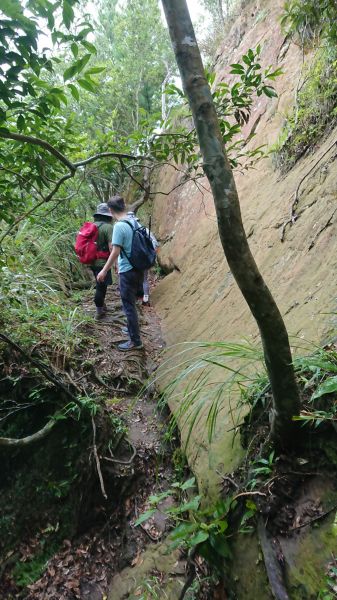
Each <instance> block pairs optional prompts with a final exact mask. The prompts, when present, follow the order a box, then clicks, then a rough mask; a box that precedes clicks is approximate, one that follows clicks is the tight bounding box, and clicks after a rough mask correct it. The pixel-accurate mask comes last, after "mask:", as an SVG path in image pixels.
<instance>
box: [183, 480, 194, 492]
mask: <svg viewBox="0 0 337 600" xmlns="http://www.w3.org/2000/svg"><path fill="white" fill-rule="evenodd" d="M194 485H195V477H191V479H188V480H187V481H185V482H184V483H183V484H182V486H181V489H182V490H188V489H190V488H192V487H194Z"/></svg>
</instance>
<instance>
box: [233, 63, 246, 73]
mask: <svg viewBox="0 0 337 600" xmlns="http://www.w3.org/2000/svg"><path fill="white" fill-rule="evenodd" d="M230 66H231V67H232V69H235V70H237V71H239V72H240V73H244V72H245V69H244V67H243V66H242V65H240V63H233V64H231V65H230Z"/></svg>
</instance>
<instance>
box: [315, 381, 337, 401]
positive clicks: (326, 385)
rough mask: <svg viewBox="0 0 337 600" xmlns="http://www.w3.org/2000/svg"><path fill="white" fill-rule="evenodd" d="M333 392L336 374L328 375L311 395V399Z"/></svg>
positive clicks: (335, 384) (336, 388)
mask: <svg viewBox="0 0 337 600" xmlns="http://www.w3.org/2000/svg"><path fill="white" fill-rule="evenodd" d="M333 392H337V376H336V375H334V376H333V377H328V379H326V380H325V381H323V383H321V385H319V386H318V388H317V390H316V392H315V393H314V394H313V396H312V400H315V399H316V398H320V397H321V396H324V395H325V394H333Z"/></svg>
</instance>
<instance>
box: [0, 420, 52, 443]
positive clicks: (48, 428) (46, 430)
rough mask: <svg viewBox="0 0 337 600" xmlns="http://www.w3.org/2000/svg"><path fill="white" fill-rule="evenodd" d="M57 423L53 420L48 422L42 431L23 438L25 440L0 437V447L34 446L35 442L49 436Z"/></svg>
mask: <svg viewBox="0 0 337 600" xmlns="http://www.w3.org/2000/svg"><path fill="white" fill-rule="evenodd" d="M55 423H56V421H55V420H54V419H51V420H50V421H48V423H46V425H45V426H44V427H42V429H40V430H39V431H37V432H36V433H33V434H32V435H27V436H26V437H23V438H18V439H15V438H7V437H0V446H7V447H9V446H12V447H13V446H14V447H16V448H18V447H22V446H28V445H29V444H33V443H35V442H39V441H40V440H43V438H45V437H47V435H48V434H49V433H50V432H51V430H52V429H53V427H54V425H55Z"/></svg>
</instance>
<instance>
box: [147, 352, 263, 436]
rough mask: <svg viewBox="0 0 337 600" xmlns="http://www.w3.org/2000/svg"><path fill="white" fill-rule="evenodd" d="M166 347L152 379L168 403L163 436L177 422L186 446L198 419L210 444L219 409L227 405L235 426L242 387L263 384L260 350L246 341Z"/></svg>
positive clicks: (243, 393)
mask: <svg viewBox="0 0 337 600" xmlns="http://www.w3.org/2000/svg"><path fill="white" fill-rule="evenodd" d="M169 351H170V356H169V357H168V358H167V359H166V360H165V361H164V362H163V364H162V365H161V367H160V369H159V372H158V373H157V375H156V377H155V379H154V382H157V383H158V384H159V385H160V386H161V387H163V389H162V401H163V402H165V403H172V405H173V407H174V409H173V415H172V417H171V422H170V426H169V435H170V433H172V432H173V429H174V428H175V426H176V425H177V424H179V428H180V429H184V428H187V436H186V442H185V445H186V447H187V446H188V444H189V442H190V438H191V435H192V432H193V430H194V429H195V428H196V427H197V426H198V424H199V423H200V422H201V421H203V422H205V424H206V430H207V436H208V440H209V442H211V441H212V439H213V437H214V434H215V431H216V425H217V422H218V419H219V416H220V413H221V412H222V411H223V410H224V409H225V408H226V409H227V407H228V406H229V413H230V416H231V418H232V421H233V427H234V428H236V427H237V426H238V423H239V419H240V412H241V411H240V408H241V407H242V406H243V404H245V403H246V395H247V390H248V388H249V387H251V386H252V385H255V386H258V387H259V388H261V389H262V388H263V387H264V386H265V385H266V383H267V375H266V371H265V367H264V362H263V352H262V349H261V348H260V347H259V346H255V345H253V344H250V343H249V342H241V343H234V342H233V343H232V342H194V343H193V342H192V343H185V344H184V343H183V344H178V345H177V346H174V347H172V348H170V349H169ZM233 398H234V399H235V405H234V406H232V401H233Z"/></svg>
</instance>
